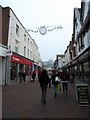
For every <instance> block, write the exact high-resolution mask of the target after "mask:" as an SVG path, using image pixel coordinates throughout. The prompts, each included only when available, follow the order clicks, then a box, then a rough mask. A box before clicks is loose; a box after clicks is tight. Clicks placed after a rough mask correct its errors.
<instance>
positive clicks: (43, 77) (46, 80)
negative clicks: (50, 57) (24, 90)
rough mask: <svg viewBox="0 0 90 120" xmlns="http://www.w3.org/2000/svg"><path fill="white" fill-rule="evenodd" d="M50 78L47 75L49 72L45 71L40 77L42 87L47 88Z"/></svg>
mask: <svg viewBox="0 0 90 120" xmlns="http://www.w3.org/2000/svg"><path fill="white" fill-rule="evenodd" d="M49 82H50V81H49V77H48V74H47V71H46V70H43V71H42V73H41V75H40V77H39V83H40V86H41V87H42V86H47V85H48V83H49Z"/></svg>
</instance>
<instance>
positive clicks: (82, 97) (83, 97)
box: [76, 84, 90, 106]
mask: <svg viewBox="0 0 90 120" xmlns="http://www.w3.org/2000/svg"><path fill="white" fill-rule="evenodd" d="M76 97H77V101H78V104H79V105H82V106H83V105H84V106H85V105H90V100H89V92H88V84H76Z"/></svg>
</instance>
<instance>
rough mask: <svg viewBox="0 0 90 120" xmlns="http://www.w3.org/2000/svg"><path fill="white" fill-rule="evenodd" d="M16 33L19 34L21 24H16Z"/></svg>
mask: <svg viewBox="0 0 90 120" xmlns="http://www.w3.org/2000/svg"><path fill="white" fill-rule="evenodd" d="M16 34H17V35H18V36H19V26H18V25H17V24H16Z"/></svg>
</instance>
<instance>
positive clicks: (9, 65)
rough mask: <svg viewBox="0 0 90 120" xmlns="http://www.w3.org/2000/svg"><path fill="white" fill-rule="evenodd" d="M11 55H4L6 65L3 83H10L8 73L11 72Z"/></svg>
mask: <svg viewBox="0 0 90 120" xmlns="http://www.w3.org/2000/svg"><path fill="white" fill-rule="evenodd" d="M10 68H11V56H6V67H5V85H7V84H8V83H10V81H11V79H10V73H11V70H10Z"/></svg>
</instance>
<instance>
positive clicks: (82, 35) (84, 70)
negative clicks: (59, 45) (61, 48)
mask: <svg viewBox="0 0 90 120" xmlns="http://www.w3.org/2000/svg"><path fill="white" fill-rule="evenodd" d="M68 48H69V53H68ZM68 48H67V49H66V52H65V58H66V59H65V63H66V64H65V67H66V68H68V69H69V70H70V72H73V73H75V74H76V76H77V78H78V79H79V80H81V81H84V82H89V81H90V1H88V2H87V1H86V2H85V0H84V2H83V1H82V2H81V8H74V17H73V34H72V40H71V41H70V44H69V46H68ZM67 56H68V57H69V56H70V60H69V61H68V57H67ZM67 61H68V64H67Z"/></svg>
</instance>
